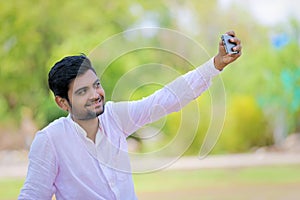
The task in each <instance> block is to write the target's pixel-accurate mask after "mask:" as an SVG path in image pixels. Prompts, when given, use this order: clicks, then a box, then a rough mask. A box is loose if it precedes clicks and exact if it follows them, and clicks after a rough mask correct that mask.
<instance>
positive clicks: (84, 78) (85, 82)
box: [73, 70, 99, 89]
mask: <svg viewBox="0 0 300 200" xmlns="http://www.w3.org/2000/svg"><path fill="white" fill-rule="evenodd" d="M97 80H99V78H98V76H97V75H96V74H95V73H94V72H93V71H92V70H87V71H86V72H85V73H84V74H82V75H79V76H77V77H76V78H75V79H74V81H73V87H74V89H76V88H80V87H87V86H90V85H93V84H94V82H95V81H97Z"/></svg>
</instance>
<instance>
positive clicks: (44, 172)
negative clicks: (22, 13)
mask: <svg viewBox="0 0 300 200" xmlns="http://www.w3.org/2000/svg"><path fill="white" fill-rule="evenodd" d="M56 166H57V165H56V158H55V152H54V148H53V146H52V144H51V142H50V140H49V138H48V136H47V134H45V133H43V132H38V133H37V135H36V137H35V139H34V141H33V143H32V145H31V148H30V152H29V166H28V173H27V177H26V180H25V183H24V186H23V188H22V190H21V192H20V195H19V197H18V200H25V199H26V200H31V199H32V200H33V199H35V200H36V199H45V200H48V199H49V200H51V199H52V196H53V194H54V192H55V187H54V180H55V177H56V174H57V167H56Z"/></svg>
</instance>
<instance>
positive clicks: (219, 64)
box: [214, 55, 226, 71]
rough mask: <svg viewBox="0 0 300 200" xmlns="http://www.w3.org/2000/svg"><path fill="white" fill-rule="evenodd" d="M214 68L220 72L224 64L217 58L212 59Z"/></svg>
mask: <svg viewBox="0 0 300 200" xmlns="http://www.w3.org/2000/svg"><path fill="white" fill-rule="evenodd" d="M214 66H215V68H216V69H217V70H219V71H222V70H223V69H224V68H225V66H226V64H224V62H222V59H220V58H219V56H218V55H217V56H215V57H214Z"/></svg>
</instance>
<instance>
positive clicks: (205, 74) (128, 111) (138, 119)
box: [111, 58, 220, 136]
mask: <svg viewBox="0 0 300 200" xmlns="http://www.w3.org/2000/svg"><path fill="white" fill-rule="evenodd" d="M219 73H220V71H219V70H217V69H216V68H215V66H214V64H213V58H212V59H210V60H209V61H207V62H206V63H204V64H203V65H201V66H199V67H197V68H196V69H194V70H192V71H190V72H188V73H186V74H184V75H182V76H179V77H178V78H176V79H175V80H174V81H172V82H171V83H169V84H167V85H166V86H164V87H163V88H162V89H160V90H158V91H156V92H155V93H154V94H152V95H150V96H148V97H146V98H143V99H141V100H138V101H128V102H118V103H113V104H112V113H111V114H112V115H113V117H114V119H116V120H117V123H118V124H120V127H121V128H122V130H123V132H124V133H125V134H126V136H129V135H130V134H132V133H134V132H135V131H136V130H138V129H139V128H141V127H142V126H144V125H145V124H148V123H152V122H154V121H156V120H158V119H160V118H161V117H163V116H165V115H167V114H169V113H172V112H177V111H179V110H180V109H182V108H183V107H184V106H185V105H186V104H188V103H189V102H191V101H192V100H194V99H195V98H197V97H198V96H200V95H201V94H202V93H203V92H204V91H205V90H207V89H208V88H209V86H210V85H211V81H212V78H213V77H214V76H216V75H218V74H219Z"/></svg>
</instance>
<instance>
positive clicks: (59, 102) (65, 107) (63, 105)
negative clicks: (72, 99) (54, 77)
mask: <svg viewBox="0 0 300 200" xmlns="http://www.w3.org/2000/svg"><path fill="white" fill-rule="evenodd" d="M55 102H56V104H57V105H58V106H59V107H60V108H61V109H63V110H65V111H69V108H70V106H69V103H68V101H67V100H66V99H65V98H62V97H60V96H55Z"/></svg>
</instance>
